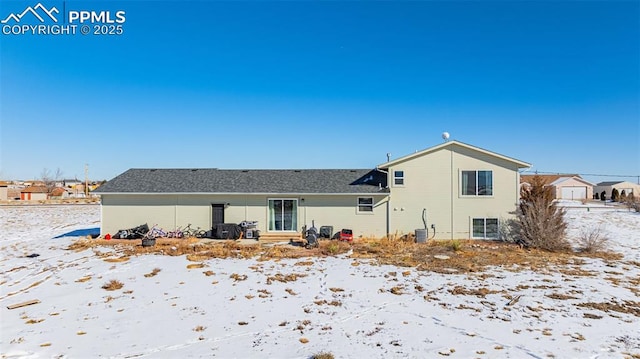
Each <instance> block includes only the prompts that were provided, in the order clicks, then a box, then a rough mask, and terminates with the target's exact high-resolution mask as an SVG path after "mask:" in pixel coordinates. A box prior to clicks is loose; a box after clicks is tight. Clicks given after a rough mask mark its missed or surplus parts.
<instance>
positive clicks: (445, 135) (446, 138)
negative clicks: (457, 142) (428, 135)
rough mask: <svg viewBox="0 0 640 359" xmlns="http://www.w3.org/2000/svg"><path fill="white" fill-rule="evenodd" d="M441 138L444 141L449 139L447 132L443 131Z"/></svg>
mask: <svg viewBox="0 0 640 359" xmlns="http://www.w3.org/2000/svg"><path fill="white" fill-rule="evenodd" d="M442 139H443V140H444V142H447V141H449V132H443V133H442Z"/></svg>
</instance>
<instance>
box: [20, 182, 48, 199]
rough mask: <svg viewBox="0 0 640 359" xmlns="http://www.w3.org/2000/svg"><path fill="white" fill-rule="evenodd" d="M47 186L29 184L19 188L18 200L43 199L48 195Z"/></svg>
mask: <svg viewBox="0 0 640 359" xmlns="http://www.w3.org/2000/svg"><path fill="white" fill-rule="evenodd" d="M48 192H49V191H48V190H47V187H40V186H30V187H27V188H23V189H22V190H20V200H22V201H43V200H46V199H47V198H48V197H49V196H48Z"/></svg>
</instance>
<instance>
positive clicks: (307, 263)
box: [293, 261, 314, 266]
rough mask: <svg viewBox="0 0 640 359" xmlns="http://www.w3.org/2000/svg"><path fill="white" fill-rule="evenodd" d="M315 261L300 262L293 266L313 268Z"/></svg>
mask: <svg viewBox="0 0 640 359" xmlns="http://www.w3.org/2000/svg"><path fill="white" fill-rule="evenodd" d="M313 263H314V262H313V261H300V262H296V263H294V264H293V265H294V266H312V265H313Z"/></svg>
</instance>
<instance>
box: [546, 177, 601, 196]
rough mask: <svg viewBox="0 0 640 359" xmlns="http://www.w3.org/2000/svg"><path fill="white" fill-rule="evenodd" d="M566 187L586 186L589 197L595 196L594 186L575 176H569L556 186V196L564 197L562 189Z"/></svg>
mask: <svg viewBox="0 0 640 359" xmlns="http://www.w3.org/2000/svg"><path fill="white" fill-rule="evenodd" d="M564 187H585V188H586V193H587V199H592V198H593V186H591V185H588V184H586V183H584V182H581V181H579V180H577V179H575V178H568V179H567V180H565V181H562V182H561V183H558V184H557V185H556V186H555V198H562V189H563V188H564Z"/></svg>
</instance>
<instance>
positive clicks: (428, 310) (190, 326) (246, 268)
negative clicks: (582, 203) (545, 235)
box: [0, 205, 640, 358]
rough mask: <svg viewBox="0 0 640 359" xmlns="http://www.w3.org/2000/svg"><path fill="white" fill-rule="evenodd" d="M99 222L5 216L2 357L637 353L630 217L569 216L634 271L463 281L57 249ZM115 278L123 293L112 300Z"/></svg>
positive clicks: (639, 291) (637, 254) (350, 268)
mask: <svg viewBox="0 0 640 359" xmlns="http://www.w3.org/2000/svg"><path fill="white" fill-rule="evenodd" d="M99 213H100V209H99V207H98V206H95V205H57V206H16V207H10V206H5V207H0V247H1V250H2V256H1V259H0V304H1V308H0V313H1V318H0V357H2V358H14V357H24V358H42V357H47V358H49V357H68V358H87V357H118V358H133V357H136V358H138V357H153V358H176V357H181V358H187V357H220V358H310V357H312V356H313V355H315V354H319V353H321V352H328V353H332V354H333V355H334V356H335V357H336V358H437V357H451V358H525V357H531V358H621V357H624V356H625V355H626V356H633V355H635V356H636V357H638V356H640V299H639V296H640V214H637V213H633V212H628V211H626V210H615V209H613V208H608V209H597V210H595V209H591V210H589V211H587V210H586V209H585V208H575V209H570V210H569V211H568V212H567V217H568V220H569V223H570V230H569V235H570V236H572V237H574V238H575V237H576V236H578V235H579V233H580V230H581V229H582V228H594V226H599V228H601V230H602V232H603V233H604V234H606V235H607V236H608V237H609V238H610V242H611V248H612V249H613V250H615V251H617V252H620V253H622V254H623V255H624V258H623V259H620V260H602V259H590V258H580V259H577V260H576V261H575V263H574V265H570V266H568V267H564V268H556V269H549V270H545V271H542V272H532V271H528V270H522V271H510V270H508V268H505V267H500V268H492V269H490V270H488V271H485V272H484V273H467V274H463V275H461V274H438V273H432V272H426V271H418V270H415V269H413V268H399V267H393V266H385V265H377V264H376V263H375V262H373V261H372V260H370V259H366V260H365V259H357V258H350V257H349V256H348V255H340V256H337V257H309V258H302V259H290V260H289V259H287V260H279V261H258V260H240V259H223V260H221V259H211V260H205V261H203V262H201V265H202V266H199V265H194V264H198V263H194V262H189V261H187V260H186V259H185V256H160V255H142V256H136V257H131V259H130V260H128V261H126V262H108V261H105V260H104V258H103V257H99V256H97V255H96V254H95V253H94V251H93V250H85V251H81V252H76V251H71V250H65V248H66V247H67V246H68V245H69V244H70V243H71V242H72V241H74V240H75V239H76V238H68V237H65V238H59V239H52V238H53V237H55V236H57V235H59V234H62V233H65V232H69V231H71V230H75V229H81V228H89V227H97V226H99ZM100 250H103V249H100ZM103 251H107V249H104V250H103ZM34 253H37V254H39V256H38V257H35V258H30V257H27V256H28V255H30V254H34ZM154 269H159V270H160V271H157V270H156V271H154ZM110 280H117V281H119V282H121V283H122V284H123V287H122V288H121V289H118V290H114V291H107V290H105V289H103V288H102V286H103V285H104V284H105V283H107V282H108V281H110ZM507 295H508V297H507ZM509 298H511V299H509ZM32 299H38V300H39V301H40V303H38V304H34V305H29V306H24V307H21V308H17V309H8V308H7V306H10V305H12V304H16V303H20V302H24V301H28V300H32Z"/></svg>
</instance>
